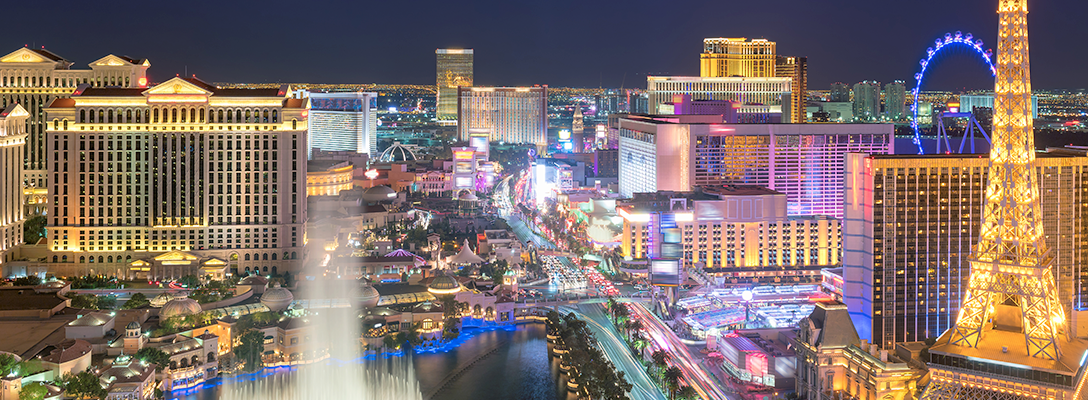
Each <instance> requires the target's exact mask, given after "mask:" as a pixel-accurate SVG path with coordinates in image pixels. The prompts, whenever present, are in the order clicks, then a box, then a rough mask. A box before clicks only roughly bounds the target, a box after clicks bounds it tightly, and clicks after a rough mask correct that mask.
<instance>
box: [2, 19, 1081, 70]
mask: <svg viewBox="0 0 1088 400" xmlns="http://www.w3.org/2000/svg"><path fill="white" fill-rule="evenodd" d="M787 3H791V5H783V6H782V7H778V9H779V10H787V11H785V12H782V11H779V12H777V13H776V15H778V17H777V18H779V19H778V20H774V21H768V20H767V18H737V19H735V20H732V19H730V18H729V17H728V16H729V15H751V16H758V15H761V14H760V13H761V12H765V11H761V8H760V7H761V5H759V4H758V3H750V4H725V3H722V4H720V5H719V4H709V5H708V4H699V5H698V6H699V7H700V12H698V13H692V12H691V7H686V6H684V5H683V4H677V5H675V6H673V7H670V8H667V9H666V8H662V7H660V5H658V4H650V3H648V2H646V3H643V4H639V2H636V3H634V4H629V5H628V6H625V7H623V8H614V7H611V6H609V5H607V4H579V6H580V7H582V8H576V7H574V5H569V6H564V5H551V4H543V3H542V4H536V3H525V4H517V5H516V6H514V7H511V6H510V5H509V4H504V6H502V7H491V6H490V3H487V2H485V3H474V4H473V5H472V6H460V7H450V6H449V5H446V4H440V3H436V2H431V1H423V2H416V3H412V6H411V8H410V9H408V8H405V6H399V5H397V4H395V3H382V4H374V5H366V6H365V7H367V9H365V10H364V9H362V7H364V5H361V4H336V5H335V7H336V9H337V10H339V11H337V12H335V13H329V12H324V11H322V10H325V11H327V8H325V7H321V6H320V5H318V6H313V7H309V8H292V9H291V13H292V15H294V18H293V19H294V20H296V21H314V22H315V23H316V22H317V21H321V23H320V29H312V28H307V25H300V24H289V26H291V27H295V28H298V27H301V29H303V31H305V32H307V33H306V34H301V35H280V34H278V33H277V32H280V30H281V26H283V25H281V24H270V23H266V22H263V21H264V20H268V19H271V18H272V17H274V16H276V14H277V10H284V9H285V8H284V7H283V6H282V4H283V3H280V4H279V5H278V4H274V3H273V4H265V3H261V4H259V5H258V4H255V3H230V4H216V6H215V8H214V10H215V14H219V15H226V16H236V18H211V19H209V20H208V21H205V22H203V24H204V26H205V28H204V29H201V30H191V29H190V25H189V24H190V23H189V22H186V20H185V19H178V20H176V21H168V20H162V19H160V18H155V17H154V16H155V15H159V14H161V13H162V12H165V11H167V7H168V6H165V5H162V6H160V5H158V4H146V3H140V4H138V5H137V4H135V3H128V4H125V3H120V4H116V5H113V6H111V7H96V6H92V5H90V4H87V3H77V4H73V5H72V6H71V7H69V8H67V9H66V10H67V12H64V13H38V12H30V10H31V9H32V7H34V6H33V5H29V4H22V5H13V7H15V10H13V12H14V13H15V14H18V15H23V16H24V18H20V19H19V20H15V21H11V25H10V27H9V30H8V31H9V32H14V33H13V34H11V35H9V36H8V40H7V41H6V42H4V43H3V45H4V46H7V47H8V48H16V47H20V46H23V45H24V44H25V45H27V46H33V47H38V48H40V47H41V46H43V45H44V46H45V47H46V48H48V49H50V50H52V51H54V52H56V53H57V54H59V55H61V56H64V57H66V58H69V59H70V60H72V61H75V62H76V63H77V65H83V64H85V63H87V62H90V61H93V60H95V59H97V58H98V57H100V56H101V55H100V54H98V53H99V52H101V51H102V50H101V49H111V51H115V52H116V53H117V54H127V55H129V56H131V57H137V58H147V59H150V60H152V61H153V63H154V67H153V68H152V69H151V71H150V73H149V75H150V77H151V78H152V80H153V81H157V82H162V81H165V80H167V79H169V78H170V77H173V76H174V75H176V74H186V73H188V74H196V75H197V76H198V77H201V78H202V79H206V80H209V81H216V82H314V83H351V82H362V83H369V82H381V83H405V84H407V83H417V84H431V82H433V75H431V74H433V71H434V70H433V68H434V59H433V57H434V55H433V54H434V50H435V49H437V48H457V47H464V48H474V49H476V52H477V55H476V70H477V73H476V75H477V82H476V84H479V85H485V86H526V85H532V84H548V85H549V86H553V87H566V86H571V87H597V86H604V87H619V86H621V85H622V86H623V87H627V88H641V87H644V85H645V76H646V75H647V74H656V75H691V76H697V75H698V74H699V66H698V64H697V63H695V62H693V57H694V56H693V54H697V53H698V52H699V51H700V50H701V48H702V39H704V38H707V37H749V38H767V39H769V40H773V41H776V42H777V43H778V47H779V48H778V52H779V53H780V54H790V55H796V56H807V57H809V62H810V84H809V85H808V86H809V88H810V89H825V88H827V87H829V85H830V84H831V83H832V82H836V81H842V82H847V83H856V82H859V81H862V80H876V81H880V82H892V81H894V80H905V81H907V82H908V84H912V83H913V82H912V81H913V79H912V77H913V75H914V73H915V72H917V69H918V60H919V59H920V58H922V57H923V56H924V54H925V48H926V47H927V46H932V44H933V38H936V37H938V36H941V35H943V34H944V33H946V32H955V31H957V30H962V31H963V32H964V33H967V32H971V33H973V34H974V35H975V37H976V38H980V39H982V40H983V41H985V42H986V45H985V47H987V48H993V47H995V46H996V43H997V36H996V28H995V27H994V26H993V24H992V23H991V22H990V21H988V20H986V19H985V18H983V17H982V16H983V15H986V14H989V11H992V10H990V9H991V8H993V7H992V4H989V3H978V4H963V3H959V2H956V3H947V2H936V1H926V2H923V3H920V4H915V5H914V6H912V7H899V6H897V5H893V4H890V3H889V4H885V3H880V4H876V3H865V2H859V1H837V2H835V3H837V4H825V3H820V4H816V3H811V2H803V1H796V0H788V1H787ZM690 5H691V6H695V4H694V3H692V4H690ZM329 7H332V5H329ZM980 7H981V10H982V11H986V12H978V11H980ZM195 8H200V7H199V5H198V6H197V7H195ZM844 8H845V9H849V10H851V11H850V12H849V13H844V12H841V11H839V10H842V9H844ZM572 9H573V10H575V12H571V10H572ZM648 9H652V10H654V11H653V13H654V15H655V16H656V17H657V18H659V19H660V20H662V21H666V20H684V21H686V22H685V26H686V27H687V28H685V29H666V30H662V31H660V32H658V33H655V34H652V35H633V33H634V32H633V30H634V29H636V26H635V25H632V24H629V23H625V22H624V21H632V20H637V17H639V16H640V15H643V14H642V13H643V12H645V10H648ZM116 10H139V11H138V12H135V11H134V12H116ZM208 10H213V9H211V8H209V9H208ZM24 11H25V12H24ZM363 11H366V12H365V13H364V12H363ZM1085 12H1088V4H1080V3H1076V2H1067V4H1065V5H1063V6H1062V7H1042V8H1041V10H1040V11H1037V12H1033V13H1032V14H1031V15H1032V17H1031V18H1032V19H1033V20H1035V21H1038V22H1037V23H1036V25H1038V27H1037V29H1036V31H1035V32H1033V35H1034V36H1033V39H1035V40H1037V41H1038V42H1039V43H1051V42H1060V40H1061V39H1062V38H1065V37H1076V36H1078V35H1081V36H1083V35H1088V27H1083V26H1081V25H1080V24H1076V23H1075V22H1076V21H1075V19H1074V18H1076V16H1077V15H1083V14H1084V13H1085ZM361 15H375V16H380V17H377V18H374V17H371V18H366V17H363V18H360V17H359V16H361ZM396 15H413V17H412V18H407V17H405V18H393V17H390V16H396ZM605 15H607V16H608V18H603V17H602V16H605ZM136 16H139V18H134V17H136ZM242 16H245V17H244V18H242ZM262 17H264V18H262ZM466 18H469V19H472V18H478V19H481V20H492V21H496V22H494V23H491V24H472V26H473V28H472V29H468V28H466V27H465V25H459V24H460V21H463V20H465V19H466ZM723 18H725V19H726V20H728V21H725V20H723ZM86 21H96V25H97V26H99V27H100V30H99V33H98V34H97V35H96V36H95V44H94V45H93V46H90V45H86V44H84V43H81V42H80V41H73V40H72V38H71V36H70V34H68V33H66V32H65V31H64V30H59V29H39V28H40V27H42V26H71V25H78V24H82V23H85V22H86ZM258 21H260V22H258ZM768 22H770V23H768ZM360 27H362V28H363V29H361V30H360ZM295 28H292V29H295ZM134 31H139V32H141V34H140V35H135V36H134V35H131V33H132V32H134ZM182 32H184V35H179V34H180V33H182ZM368 32H369V33H368ZM437 32H441V34H436V33H437ZM863 32H865V34H862V33H863ZM514 33H516V34H514ZM814 33H815V34H814ZM179 37H180V38H181V39H178V38H179ZM635 37H643V38H645V39H640V40H633V39H630V38H635ZM273 38H275V39H273ZM833 39H834V41H835V42H840V43H843V45H841V46H836V45H832V44H831V43H832V42H831V41H832V40H833ZM273 49H274V50H273ZM283 49H287V50H288V51H289V53H288V54H286V55H285V56H281V57H280V58H278V59H276V58H271V59H270V58H269V57H268V56H267V55H268V54H277V53H279V54H283ZM640 51H641V52H645V51H652V54H655V55H657V56H655V57H631V56H629V55H630V54H637V53H638V52H640ZM1036 51H1037V53H1038V54H1037V55H1036V58H1037V59H1039V61H1040V62H1039V65H1040V67H1039V68H1038V69H1039V71H1038V73H1037V75H1038V79H1036V81H1037V82H1035V86H1036V87H1037V88H1040V89H1044V88H1078V87H1088V77H1078V76H1076V74H1074V73H1073V72H1071V69H1069V68H1067V67H1065V66H1066V65H1068V64H1073V65H1076V64H1077V63H1078V62H1079V61H1082V60H1080V58H1083V57H1088V56H1081V55H1078V54H1076V53H1073V52H1067V51H1065V49H1063V48H1062V47H1061V46H1038V48H1037V49H1036ZM1067 53H1068V54H1067ZM332 58H334V59H336V61H335V62H315V61H316V60H319V59H332ZM944 58H945V59H944V60H942V62H943V63H945V64H946V65H944V67H943V68H939V70H940V71H938V72H936V73H935V74H933V75H932V76H930V77H929V78H930V79H931V81H930V82H931V84H930V85H928V87H929V88H933V89H945V90H952V89H963V88H967V89H986V88H988V87H989V86H991V85H992V83H991V81H990V80H989V79H988V77H986V76H985V73H984V71H985V69H984V67H983V66H981V65H980V64H979V63H978V62H977V61H976V60H974V59H971V58H970V57H965V56H955V57H949V56H946V57H944ZM376 60H381V61H380V62H376ZM836 60H841V61H836ZM572 71H580V72H577V73H572Z"/></svg>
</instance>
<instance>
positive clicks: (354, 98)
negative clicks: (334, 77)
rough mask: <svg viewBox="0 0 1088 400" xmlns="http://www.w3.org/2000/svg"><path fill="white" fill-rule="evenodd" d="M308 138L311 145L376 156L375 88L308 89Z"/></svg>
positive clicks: (308, 153) (311, 147)
mask: <svg viewBox="0 0 1088 400" xmlns="http://www.w3.org/2000/svg"><path fill="white" fill-rule="evenodd" d="M309 120H310V132H309V135H308V136H309V138H310V142H309V144H308V145H307V146H306V157H307V158H310V157H311V156H312V154H313V150H314V149H315V148H318V149H321V150H323V151H352V152H356V153H364V154H367V155H369V156H370V158H371V159H375V158H377V157H378V94H377V93H375V92H332V93H318V92H313V93H310V116H309Z"/></svg>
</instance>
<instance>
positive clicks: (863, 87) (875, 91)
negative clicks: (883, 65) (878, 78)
mask: <svg viewBox="0 0 1088 400" xmlns="http://www.w3.org/2000/svg"><path fill="white" fill-rule="evenodd" d="M854 118H855V119H856V120H858V121H876V120H877V119H879V118H880V82H873V81H862V82H858V83H856V84H854Z"/></svg>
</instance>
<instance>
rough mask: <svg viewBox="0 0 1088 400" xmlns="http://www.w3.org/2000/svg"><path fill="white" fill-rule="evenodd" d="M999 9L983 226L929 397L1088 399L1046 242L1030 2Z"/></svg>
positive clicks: (935, 350)
mask: <svg viewBox="0 0 1088 400" xmlns="http://www.w3.org/2000/svg"><path fill="white" fill-rule="evenodd" d="M998 14H999V15H1000V24H999V25H998V26H999V28H998V45H997V48H998V51H997V79H996V80H995V81H996V84H995V88H994V93H995V95H996V98H995V100H994V123H993V132H991V138H992V141H993V143H992V146H991V149H990V175H989V177H988V178H987V180H986V195H985V197H984V198H983V202H984V205H983V209H982V215H983V220H982V227H981V228H980V229H979V234H978V242H977V243H976V245H975V248H974V251H973V252H972V253H971V256H970V258H969V259H968V262H969V263H970V265H971V275H970V278H968V280H967V282H968V284H967V288H966V294H965V295H964V299H963V302H962V303H961V305H960V312H959V313H958V316H957V318H956V323H955V326H953V327H952V328H951V329H949V330H947V331H946V332H945V333H944V334H943V335H941V337H940V338H938V339H937V341H936V343H935V344H934V345H933V347H931V348H930V349H929V353H930V360H929V368H930V384H929V386H928V387H927V388H926V391H925V393H924V394H923V395H922V398H923V399H959V398H1001V397H1005V398H1011V397H1015V398H1026V397H1045V398H1049V399H1058V400H1072V399H1083V398H1085V394H1086V393H1085V390H1086V389H1085V385H1086V384H1088V371H1086V370H1085V364H1084V360H1085V354H1086V353H1088V341H1086V340H1083V339H1076V338H1073V337H1072V336H1071V332H1070V322H1069V320H1068V319H1067V318H1066V316H1067V315H1069V314H1066V313H1065V310H1064V308H1063V307H1062V304H1061V303H1060V300H1059V290H1058V288H1057V282H1056V281H1057V280H1056V279H1055V273H1056V272H1057V271H1055V269H1060V268H1061V265H1058V264H1057V263H1056V260H1055V259H1054V256H1055V254H1054V253H1053V249H1051V248H1050V247H1049V245H1048V243H1047V239H1046V235H1047V231H1046V230H1045V229H1044V221H1045V220H1046V219H1048V218H1051V217H1050V216H1048V215H1046V214H1044V213H1045V211H1044V207H1043V203H1042V201H1041V200H1040V190H1039V182H1038V177H1037V175H1036V168H1037V167H1036V157H1035V133H1034V132H1033V127H1032V119H1031V110H1030V107H1031V73H1030V63H1029V61H1028V60H1029V54H1028V28H1027V16H1028V4H1027V0H1001V1H1000V3H999V7H998ZM1051 207H1053V205H1052V204H1047V205H1046V208H1051ZM1054 217H1057V218H1063V217H1064V218H1068V217H1067V216H1058V215H1055V216H1054ZM1051 234H1053V233H1051Z"/></svg>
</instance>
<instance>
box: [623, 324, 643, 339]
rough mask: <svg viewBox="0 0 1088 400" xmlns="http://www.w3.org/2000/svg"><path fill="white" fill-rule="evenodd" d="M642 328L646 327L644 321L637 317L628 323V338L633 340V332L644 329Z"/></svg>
mask: <svg viewBox="0 0 1088 400" xmlns="http://www.w3.org/2000/svg"><path fill="white" fill-rule="evenodd" d="M642 328H644V326H643V325H642V321H639V320H637V319H636V320H633V321H630V322H628V324H627V338H628V340H632V338H633V336H632V334H631V332H638V331H640V330H642Z"/></svg>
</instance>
